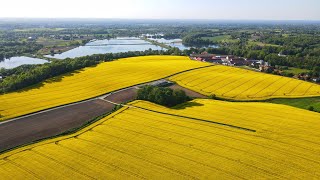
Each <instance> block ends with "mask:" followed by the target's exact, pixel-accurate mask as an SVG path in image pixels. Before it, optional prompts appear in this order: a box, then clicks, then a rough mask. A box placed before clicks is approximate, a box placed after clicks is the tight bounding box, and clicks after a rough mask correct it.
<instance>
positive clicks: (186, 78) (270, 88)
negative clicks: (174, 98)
mask: <svg viewBox="0 0 320 180" xmlns="http://www.w3.org/2000/svg"><path fill="white" fill-rule="evenodd" d="M221 70H222V71H221ZM168 79H169V80H171V81H174V82H176V83H177V84H179V85H180V86H183V87H185V88H188V89H191V90H193V91H196V92H198V93H200V94H203V95H206V96H213V97H214V98H217V99H220V100H230V101H232V100H235V101H259V100H269V99H276V98H288V99H291V98H304V97H320V85H318V84H315V83H310V82H306V81H302V80H297V79H293V78H288V77H283V76H278V75H272V74H267V73H261V72H255V71H250V70H245V69H242V68H236V67H229V66H222V65H215V66H212V67H207V68H203V69H201V70H195V71H192V72H186V73H181V74H178V75H175V76H172V77H170V78H168ZM257 79H258V80H257ZM280 82H281V83H280ZM290 83H291V84H290ZM310 89H312V90H313V91H312V92H309V91H310ZM297 90H298V91H299V92H298V93H299V94H293V92H294V91H297ZM303 92H305V93H303ZM259 93H264V94H262V95H260V96H258V94H259ZM226 94H227V95H226ZM279 94H281V95H279ZM302 94H303V95H302Z"/></svg>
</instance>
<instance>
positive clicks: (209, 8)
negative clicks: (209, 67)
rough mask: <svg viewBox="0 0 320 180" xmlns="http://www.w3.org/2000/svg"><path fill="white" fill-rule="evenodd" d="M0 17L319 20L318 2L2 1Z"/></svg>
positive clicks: (306, 0)
mask: <svg viewBox="0 0 320 180" xmlns="http://www.w3.org/2000/svg"><path fill="white" fill-rule="evenodd" d="M0 17H42V18H56V17H58V18H59V17H72V18H124V19H222V20H223V19H235V20H239V19H240V20H320V0H54V1H52V0H50V1H49V0H1V10H0Z"/></svg>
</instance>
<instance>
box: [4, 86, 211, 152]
mask: <svg viewBox="0 0 320 180" xmlns="http://www.w3.org/2000/svg"><path fill="white" fill-rule="evenodd" d="M170 88H172V89H182V90H184V91H185V92H186V94H187V95H188V96H191V97H196V98H204V97H205V96H203V95H201V94H199V93H196V92H193V91H191V90H189V89H186V88H183V87H181V86H179V85H172V86H170ZM137 89H138V86H134V87H130V88H126V89H123V90H119V91H116V92H114V93H110V94H107V95H104V96H101V97H99V98H94V99H91V100H87V101H83V102H78V103H74V104H70V105H65V106H61V107H56V108H52V109H49V110H44V111H41V112H37V113H33V114H30V115H26V116H23V117H19V118H15V119H12V120H9V121H5V122H1V123H0V152H1V151H5V150H8V149H11V148H14V147H17V146H21V145H24V144H28V143H32V142H34V141H37V140H40V139H44V138H48V137H52V136H55V135H58V134H61V133H64V132H66V131H68V130H70V129H75V128H79V127H81V126H83V125H84V124H85V123H87V122H89V121H90V120H92V119H94V118H96V117H98V116H101V115H103V114H105V113H108V112H110V111H112V109H113V108H114V106H115V104H120V103H126V102H128V101H132V100H134V99H135V98H136V96H137V91H138V90H137ZM105 100H107V101H105Z"/></svg>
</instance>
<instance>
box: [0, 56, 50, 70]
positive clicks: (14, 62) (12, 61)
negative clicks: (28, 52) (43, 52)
mask: <svg viewBox="0 0 320 180" xmlns="http://www.w3.org/2000/svg"><path fill="white" fill-rule="evenodd" d="M47 62H48V61H47V60H44V59H38V58H31V57H25V56H19V57H12V58H8V59H4V61H0V68H5V69H12V68H15V67H18V66H21V65H24V64H44V63H47Z"/></svg>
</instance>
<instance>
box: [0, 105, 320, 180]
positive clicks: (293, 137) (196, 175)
mask: <svg viewBox="0 0 320 180" xmlns="http://www.w3.org/2000/svg"><path fill="white" fill-rule="evenodd" d="M130 105H131V106H134V107H124V108H122V109H120V110H119V111H117V112H115V113H113V114H111V115H109V116H107V117H106V118H104V119H102V120H100V121H98V122H96V123H95V124H93V125H91V126H89V127H87V128H86V129H83V130H82V131H80V132H78V133H76V134H73V135H69V136H65V137H61V138H55V139H51V140H47V141H43V142H41V143H37V144H34V145H29V146H26V147H23V148H19V149H16V150H14V151H11V152H8V153H4V154H2V155H0V177H2V178H4V179H19V178H20V179H21V178H23V179H35V178H40V179H47V178H53V179H58V178H59V179H62V178H68V177H69V178H70V177H72V178H78V179H79V178H80V179H90V178H101V179H106V178H107V179H120V178H126V179H128V178H130V179H150V178H158V179H169V178H170V179H171V178H175V179H177V178H180V179H205V178H206V179H213V178H214V179H278V178H284V179H300V178H301V179H318V178H320V171H319V169H320V157H319V153H320V144H319V142H318V139H319V136H320V132H319V131H318V129H317V127H319V125H320V121H319V120H320V115H319V114H317V113H314V112H309V111H305V110H301V109H297V108H293V107H290V106H285V105H276V104H270V103H242V102H241V103H239V102H237V103H235V102H224V101H215V100H194V101H192V102H189V103H187V104H184V105H183V106H179V107H177V108H176V109H169V108H165V107H162V106H159V105H155V104H152V103H149V102H145V101H134V102H132V103H130ZM138 107H140V108H138ZM253 109H254V111H253Z"/></svg>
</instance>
